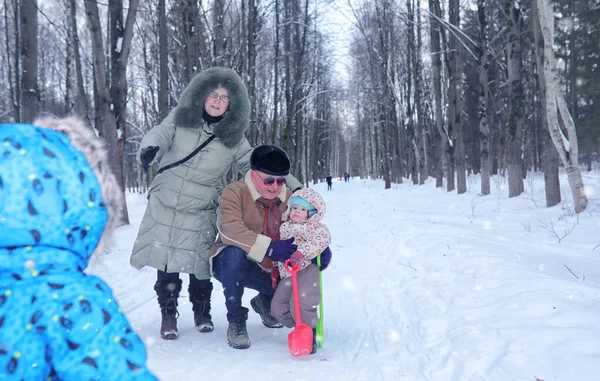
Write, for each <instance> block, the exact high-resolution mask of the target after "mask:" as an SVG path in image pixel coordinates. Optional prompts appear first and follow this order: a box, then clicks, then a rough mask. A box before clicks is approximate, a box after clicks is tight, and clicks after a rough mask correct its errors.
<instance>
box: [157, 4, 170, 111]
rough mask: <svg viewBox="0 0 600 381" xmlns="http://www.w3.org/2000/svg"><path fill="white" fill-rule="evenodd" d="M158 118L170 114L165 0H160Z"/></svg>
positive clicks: (158, 10)
mask: <svg viewBox="0 0 600 381" xmlns="http://www.w3.org/2000/svg"><path fill="white" fill-rule="evenodd" d="M157 12H158V119H159V120H163V119H165V118H166V117H167V115H169V55H168V54H169V53H168V52H169V50H168V40H167V16H166V8H165V0H158V9H157Z"/></svg>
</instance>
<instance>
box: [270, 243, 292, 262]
mask: <svg viewBox="0 0 600 381" xmlns="http://www.w3.org/2000/svg"><path fill="white" fill-rule="evenodd" d="M292 242H294V237H292V238H288V239H284V240H281V241H275V242H272V243H271V244H270V245H269V248H268V249H267V257H269V258H271V259H272V260H274V261H277V262H285V260H286V259H288V258H289V257H291V256H292V254H294V251H296V250H298V245H294V244H293V243H292Z"/></svg>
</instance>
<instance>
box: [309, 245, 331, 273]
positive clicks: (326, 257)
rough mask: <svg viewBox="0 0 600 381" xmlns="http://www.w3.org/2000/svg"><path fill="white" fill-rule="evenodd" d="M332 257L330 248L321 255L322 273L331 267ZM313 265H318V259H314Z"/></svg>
mask: <svg viewBox="0 0 600 381" xmlns="http://www.w3.org/2000/svg"><path fill="white" fill-rule="evenodd" d="M331 255H332V254H331V249H329V247H327V248H326V249H325V250H323V252H322V253H321V268H320V269H319V270H320V271H323V270H325V269H326V268H327V266H329V262H331ZM312 263H314V264H315V265H316V264H317V257H314V258H313V259H312Z"/></svg>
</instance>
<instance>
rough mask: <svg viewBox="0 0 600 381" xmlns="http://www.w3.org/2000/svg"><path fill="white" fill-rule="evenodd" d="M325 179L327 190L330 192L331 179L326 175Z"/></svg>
mask: <svg viewBox="0 0 600 381" xmlns="http://www.w3.org/2000/svg"><path fill="white" fill-rule="evenodd" d="M325 179H326V180H327V190H328V191H330V190H331V180H332V177H331V175H327V177H326V178H325Z"/></svg>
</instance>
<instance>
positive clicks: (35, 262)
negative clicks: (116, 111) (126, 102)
mask: <svg viewBox="0 0 600 381" xmlns="http://www.w3.org/2000/svg"><path fill="white" fill-rule="evenodd" d="M0 144H1V145H0V147H2V154H1V155H0V379H2V380H4V379H10V380H48V379H52V380H54V379H60V380H156V378H155V377H154V376H153V375H152V374H151V373H150V372H149V371H148V369H147V367H146V350H145V347H144V343H143V342H142V341H141V340H140V338H139V337H138V336H137V335H136V334H135V332H134V331H133V330H132V327H131V326H130V324H129V322H128V321H127V318H126V317H125V315H124V314H123V312H122V311H121V309H120V308H119V306H118V304H117V303H116V302H115V298H114V296H113V295H112V292H111V289H110V287H109V286H108V285H107V284H106V283H104V282H103V281H102V280H101V279H99V278H97V277H95V276H93V275H88V274H85V273H84V269H85V268H86V267H87V266H88V262H89V261H90V259H91V258H92V257H93V256H97V255H98V254H101V253H102V251H103V248H104V247H106V243H107V242H108V240H109V238H110V236H111V234H112V231H113V229H114V228H115V226H116V225H117V223H118V216H119V207H120V206H121V205H122V202H123V199H122V195H123V194H122V191H121V190H120V188H119V185H118V183H117V181H116V179H115V177H114V175H113V174H112V173H111V172H110V169H109V168H110V167H109V163H108V159H107V152H106V148H105V146H104V141H103V140H101V139H98V138H97V137H96V136H95V135H94V132H93V131H92V130H91V129H90V128H89V127H87V126H86V125H85V124H84V123H83V121H82V120H81V119H77V118H65V119H53V118H45V119H40V120H36V121H35V122H34V124H33V125H31V124H17V123H14V124H4V125H0Z"/></svg>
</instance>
